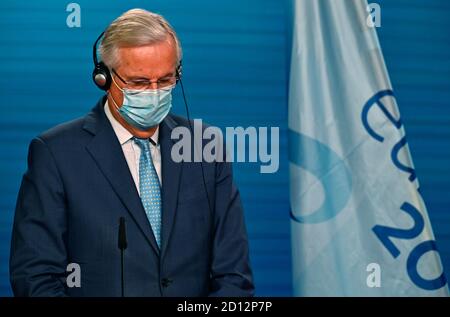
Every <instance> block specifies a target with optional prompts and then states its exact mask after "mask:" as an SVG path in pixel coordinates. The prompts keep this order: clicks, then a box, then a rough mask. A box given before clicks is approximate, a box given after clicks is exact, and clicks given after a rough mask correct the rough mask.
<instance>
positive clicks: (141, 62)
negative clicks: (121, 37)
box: [117, 41, 177, 79]
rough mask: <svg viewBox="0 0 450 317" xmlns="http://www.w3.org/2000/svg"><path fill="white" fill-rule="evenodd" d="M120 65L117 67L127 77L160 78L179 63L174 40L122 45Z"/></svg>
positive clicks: (172, 70)
mask: <svg viewBox="0 0 450 317" xmlns="http://www.w3.org/2000/svg"><path fill="white" fill-rule="evenodd" d="M118 57H119V60H120V63H119V64H120V65H119V67H118V68H117V71H119V72H120V73H121V74H123V75H124V76H126V77H145V78H149V79H153V78H160V77H161V76H165V75H167V74H170V73H173V72H174V70H175V67H176V63H177V52H176V48H175V45H174V44H173V43H172V41H161V42H158V43H154V44H150V45H143V46H133V47H120V48H119V49H118Z"/></svg>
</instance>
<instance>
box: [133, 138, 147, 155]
mask: <svg viewBox="0 0 450 317" xmlns="http://www.w3.org/2000/svg"><path fill="white" fill-rule="evenodd" d="M133 140H134V142H136V144H137V145H138V146H139V147H140V148H141V151H143V152H150V142H149V141H148V139H140V138H136V137H134V138H133Z"/></svg>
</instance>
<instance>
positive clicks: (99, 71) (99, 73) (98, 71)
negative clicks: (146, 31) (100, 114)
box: [92, 32, 183, 90]
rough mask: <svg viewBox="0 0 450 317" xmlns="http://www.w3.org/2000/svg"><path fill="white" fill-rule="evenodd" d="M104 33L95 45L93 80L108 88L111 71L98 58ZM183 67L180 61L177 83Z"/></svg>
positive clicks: (98, 85)
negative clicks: (98, 50)
mask: <svg viewBox="0 0 450 317" xmlns="http://www.w3.org/2000/svg"><path fill="white" fill-rule="evenodd" d="M104 34H105V32H102V33H101V34H100V36H99V37H98V38H97V40H96V41H95V43H94V46H93V51H92V57H93V59H94V71H93V72H92V80H93V81H94V83H95V85H96V86H97V87H98V88H100V89H101V90H108V89H109V87H111V82H112V77H111V72H110V71H109V68H108V67H107V66H106V65H105V63H103V62H99V61H98V58H97V45H98V42H100V39H101V38H102V36H103V35H104ZM182 69H183V67H182V63H181V61H180V63H179V64H178V66H177V69H176V71H175V72H176V75H175V76H176V78H177V81H176V82H177V83H178V81H179V80H180V79H181V74H182Z"/></svg>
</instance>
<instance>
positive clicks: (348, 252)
mask: <svg viewBox="0 0 450 317" xmlns="http://www.w3.org/2000/svg"><path fill="white" fill-rule="evenodd" d="M367 5H368V4H367V1H365V0H345V1H341V0H340V1H337V0H320V1H316V0H298V1H295V2H294V29H293V32H292V33H293V48H292V56H291V71H290V88H289V90H290V91H289V160H290V163H289V168H290V200H291V219H292V220H291V233H292V257H293V284H294V295H296V296H446V295H448V286H447V281H446V278H445V276H444V273H443V268H442V264H441V261H440V258H439V253H438V251H437V249H436V243H435V240H434V236H433V232H432V229H431V224H430V220H429V218H428V214H427V210H426V207H425V204H424V202H423V201H422V197H421V195H420V191H419V183H418V180H417V177H416V173H415V170H414V166H413V162H412V160H411V156H410V152H409V149H408V145H407V142H406V139H405V131H404V129H403V125H402V122H401V119H400V114H399V111H398V108H397V104H396V101H395V94H394V92H393V90H392V86H391V83H390V81H389V76H388V73H387V70H386V66H385V63H384V60H383V55H382V52H381V49H380V46H379V42H378V38H377V34H376V29H375V28H374V27H373V23H372V25H371V23H370V22H373V21H372V20H371V17H370V16H369V13H368V11H367V9H368V7H367ZM369 11H370V10H369Z"/></svg>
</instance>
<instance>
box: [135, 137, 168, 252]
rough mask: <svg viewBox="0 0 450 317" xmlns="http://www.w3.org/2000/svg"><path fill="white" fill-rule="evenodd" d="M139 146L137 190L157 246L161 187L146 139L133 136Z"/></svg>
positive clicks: (159, 244) (159, 240)
mask: <svg viewBox="0 0 450 317" xmlns="http://www.w3.org/2000/svg"><path fill="white" fill-rule="evenodd" d="M133 139H134V142H136V144H137V145H138V146H139V147H140V148H141V156H140V159H139V191H140V195H141V201H142V205H143V206H144V209H145V213H146V214H147V218H148V220H149V221H150V225H151V226H152V230H153V234H154V235H155V239H156V243H157V244H158V247H161V187H160V184H159V179H158V174H157V173H156V170H155V166H154V165H153V161H152V156H151V153H150V143H149V141H148V139H139V138H133Z"/></svg>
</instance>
